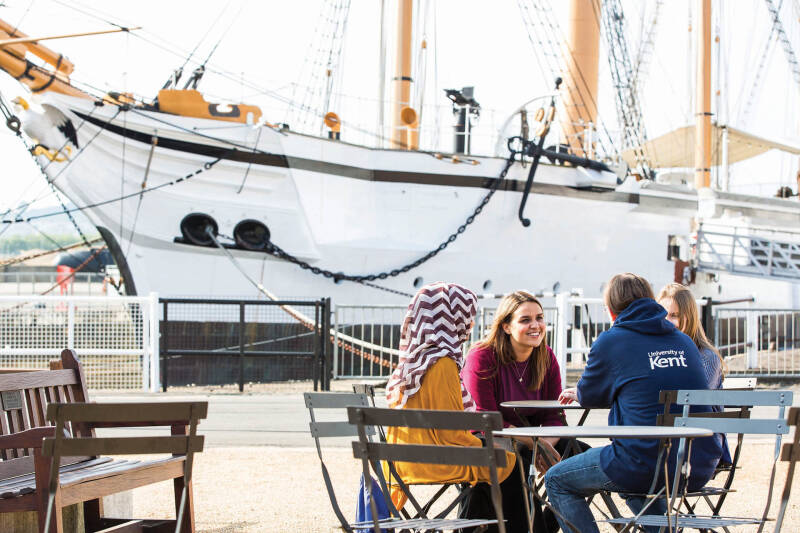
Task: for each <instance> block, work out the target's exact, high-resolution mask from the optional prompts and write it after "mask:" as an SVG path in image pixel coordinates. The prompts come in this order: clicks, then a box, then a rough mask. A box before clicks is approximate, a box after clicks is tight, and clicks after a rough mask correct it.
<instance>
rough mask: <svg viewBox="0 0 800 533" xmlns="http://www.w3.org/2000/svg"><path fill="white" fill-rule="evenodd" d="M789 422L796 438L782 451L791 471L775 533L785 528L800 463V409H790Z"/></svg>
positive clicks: (784, 487) (788, 472) (785, 445)
mask: <svg viewBox="0 0 800 533" xmlns="http://www.w3.org/2000/svg"><path fill="white" fill-rule="evenodd" d="M787 422H788V423H789V425H790V426H794V438H793V439H792V442H787V443H786V444H784V445H783V448H782V449H781V461H788V462H789V469H788V470H787V471H786V483H784V485H783V494H782V495H781V507H780V510H779V511H778V516H777V517H776V518H775V530H774V533H779V532H780V530H781V526H783V517H784V515H785V514H786V506H787V504H788V503H789V495H790V494H791V492H792V479H793V478H794V467H795V464H796V463H797V461H800V429H798V428H799V427H800V408H797V407H792V408H791V409H789V416H788V418H787Z"/></svg>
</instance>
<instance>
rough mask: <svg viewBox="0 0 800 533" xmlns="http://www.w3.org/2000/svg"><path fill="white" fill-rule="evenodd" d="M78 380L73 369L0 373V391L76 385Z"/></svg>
mask: <svg viewBox="0 0 800 533" xmlns="http://www.w3.org/2000/svg"><path fill="white" fill-rule="evenodd" d="M77 383H78V380H77V378H76V376H75V372H74V371H73V370H42V371H39V372H19V373H15V374H3V375H0V391H9V390H22V389H32V388H36V387H53V386H55V385H76V384H77Z"/></svg>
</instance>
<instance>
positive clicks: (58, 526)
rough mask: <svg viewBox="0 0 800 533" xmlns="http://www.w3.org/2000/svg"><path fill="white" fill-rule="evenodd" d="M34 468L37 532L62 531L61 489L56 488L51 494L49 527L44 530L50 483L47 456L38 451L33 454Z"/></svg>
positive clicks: (58, 532)
mask: <svg viewBox="0 0 800 533" xmlns="http://www.w3.org/2000/svg"><path fill="white" fill-rule="evenodd" d="M33 461H34V468H35V472H36V474H35V479H36V495H37V500H36V514H37V519H38V522H39V533H63V531H64V522H63V519H62V516H61V490H60V489H57V490H56V493H55V494H54V495H53V504H52V511H51V516H50V528H49V530H48V531H47V532H45V521H46V517H47V506H48V503H49V502H48V500H49V498H48V496H49V489H48V486H49V484H50V465H51V461H50V458H49V457H43V456H41V455H40V454H38V453H35V454H34V458H33Z"/></svg>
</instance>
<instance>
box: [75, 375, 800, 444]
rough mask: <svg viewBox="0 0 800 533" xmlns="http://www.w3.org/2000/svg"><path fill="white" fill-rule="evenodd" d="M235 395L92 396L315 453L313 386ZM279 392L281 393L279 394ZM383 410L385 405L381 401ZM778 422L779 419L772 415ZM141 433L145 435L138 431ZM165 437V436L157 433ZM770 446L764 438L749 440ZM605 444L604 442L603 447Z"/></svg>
mask: <svg viewBox="0 0 800 533" xmlns="http://www.w3.org/2000/svg"><path fill="white" fill-rule="evenodd" d="M351 386H352V382H343V381H340V382H334V383H333V385H332V388H334V389H338V390H349V389H351ZM232 390H233V389H228V390H226V389H224V388H223V389H215V390H213V391H212V390H209V389H207V390H203V389H175V390H174V391H172V390H171V391H169V392H167V393H155V394H146V393H107V392H105V393H104V392H97V393H94V394H92V393H90V397H91V398H92V399H94V400H96V401H118V402H128V401H130V402H142V401H151V402H152V401H181V400H185V401H189V400H194V401H199V400H204V401H208V402H209V412H208V419H207V420H204V421H203V422H202V423H201V425H200V428H199V432H200V433H202V434H204V435H206V446H236V447H239V446H283V447H309V446H313V444H314V441H313V440H312V439H311V437H310V435H309V433H308V422H309V417H308V410H307V409H306V407H305V405H304V403H303V395H302V391H303V390H311V383H310V382H308V383H305V382H298V383H296V384H292V385H285V384H284V385H277V384H276V385H275V387H273V388H272V390H269V389H267V388H264V387H263V386H260V387H259V388H258V389H257V390H256V392H247V391H246V392H245V393H244V394H239V393H238V392H232ZM275 391H278V392H275ZM377 401H378V404H379V405H381V404H384V405H385V402H384V400H383V398H382V396H379V397H378V399H377ZM794 405H800V392H795V398H794ZM567 416H568V419H569V421H570V423H577V420H578V416H579V415H578V412H576V411H571V412H568V415H567ZM607 416H608V411H606V410H594V411H592V412H591V413H590V414H589V418H588V419H587V421H586V423H585V424H586V425H606V424H607V423H608V422H607ZM760 416H769V414H768V409H756V410H754V414H753V418H759V417H760ZM772 416H774V414H773V415H772ZM136 431H139V430H136ZM152 431H153V432H159V431H164V430H152ZM749 438H750V439H752V440H757V439H760V440H764V439H763V438H761V437H749ZM598 443H599V444H602V443H603V441H598ZM328 445H330V446H343V447H349V446H350V444H349V439H342V440H341V441H340V442H335V443H328Z"/></svg>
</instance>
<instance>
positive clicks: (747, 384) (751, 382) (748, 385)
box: [722, 377, 758, 390]
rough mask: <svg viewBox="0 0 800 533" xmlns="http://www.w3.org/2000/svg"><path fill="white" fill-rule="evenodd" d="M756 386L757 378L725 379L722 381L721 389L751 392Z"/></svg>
mask: <svg viewBox="0 0 800 533" xmlns="http://www.w3.org/2000/svg"><path fill="white" fill-rule="evenodd" d="M757 384H758V378H740V377H727V378H725V379H723V380H722V388H723V389H741V390H753V389H755V388H756V385H757Z"/></svg>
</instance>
